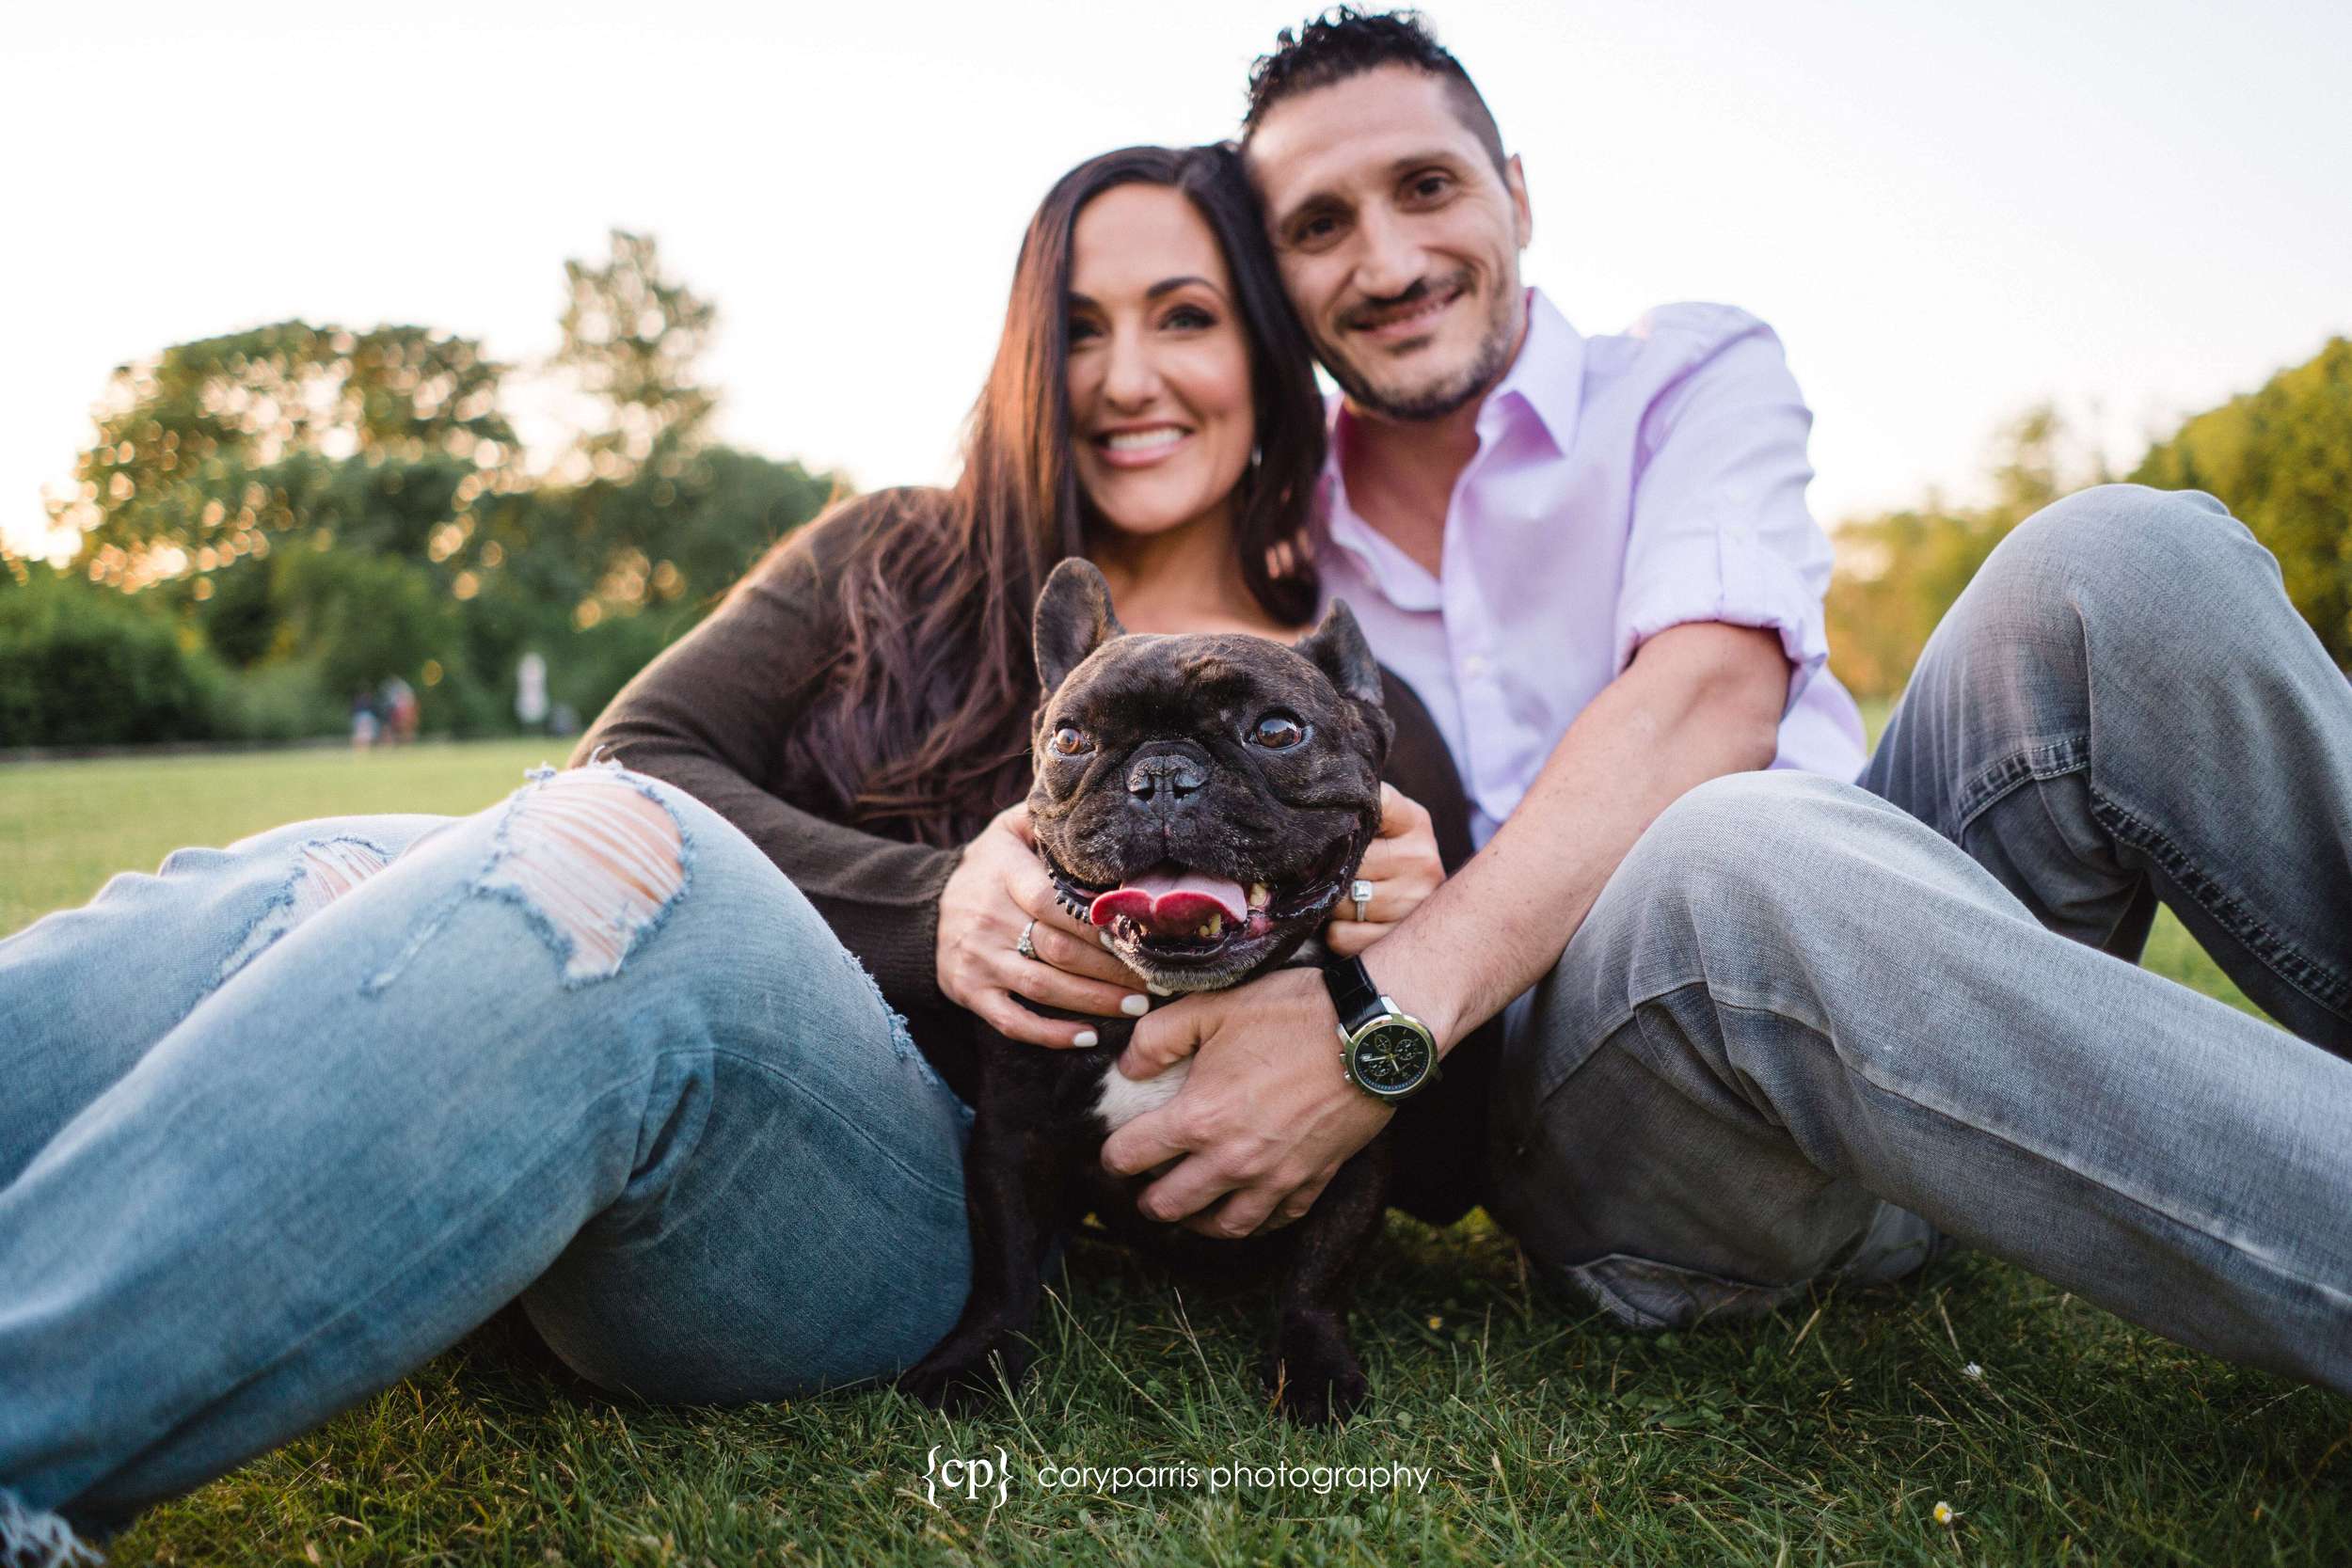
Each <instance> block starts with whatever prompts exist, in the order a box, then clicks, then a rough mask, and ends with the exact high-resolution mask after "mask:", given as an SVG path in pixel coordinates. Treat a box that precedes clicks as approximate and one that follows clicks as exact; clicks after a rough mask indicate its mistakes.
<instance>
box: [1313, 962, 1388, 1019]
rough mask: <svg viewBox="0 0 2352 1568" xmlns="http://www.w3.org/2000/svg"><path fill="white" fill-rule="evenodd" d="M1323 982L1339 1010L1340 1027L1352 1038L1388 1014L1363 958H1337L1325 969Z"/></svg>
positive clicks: (1326, 965)
mask: <svg viewBox="0 0 2352 1568" xmlns="http://www.w3.org/2000/svg"><path fill="white" fill-rule="evenodd" d="M1323 983H1324V986H1325V987H1326V988H1327V990H1329V991H1330V992H1331V1006H1334V1007H1336V1008H1338V1009H1339V1014H1340V1027H1341V1028H1342V1029H1343V1030H1345V1031H1346V1032H1347V1033H1348V1034H1350V1035H1353V1034H1354V1033H1355V1032H1356V1031H1357V1030H1359V1029H1360V1028H1362V1027H1363V1026H1364V1025H1365V1024H1367V1023H1369V1022H1372V1021H1373V1020H1374V1019H1375V1018H1378V1017H1379V1016H1380V1015H1381V1014H1382V1013H1385V1012H1387V1011H1388V1008H1386V1007H1384V1006H1381V1005H1380V988H1379V987H1378V986H1375V985H1374V984H1373V983H1372V976H1371V974H1368V973H1366V971H1365V969H1364V960H1363V959H1361V958H1333V959H1332V960H1331V961H1330V962H1329V963H1327V964H1325V965H1324V966H1323Z"/></svg>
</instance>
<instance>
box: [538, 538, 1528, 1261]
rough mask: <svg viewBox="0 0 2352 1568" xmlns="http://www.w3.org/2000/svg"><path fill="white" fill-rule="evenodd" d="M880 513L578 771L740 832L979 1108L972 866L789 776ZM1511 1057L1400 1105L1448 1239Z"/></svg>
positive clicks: (1433, 764)
mask: <svg viewBox="0 0 2352 1568" xmlns="http://www.w3.org/2000/svg"><path fill="white" fill-rule="evenodd" d="M879 513H880V509H879V508H876V507H872V506H868V505H864V504H860V503H858V502H851V503H850V504H848V505H845V506H841V507H838V508H836V509H835V510H834V512H833V513H832V514H831V515H828V516H826V517H825V518H823V519H821V520H819V521H818V522H815V523H812V524H809V525H808V526H806V527H804V528H803V529H801V530H799V531H797V532H796V533H794V534H793V535H792V536H791V537H790V538H789V539H788V540H787V541H786V542H785V543H784V544H783V545H781V546H778V547H777V548H776V549H774V550H773V551H771V553H770V554H769V555H768V557H767V558H766V559H765V560H764V561H762V562H760V563H759V564H758V565H757V566H755V568H753V570H752V571H751V572H750V573H749V574H748V575H746V576H745V577H744V578H743V580H742V581H740V582H739V583H737V584H736V585H735V587H734V589H733V590H732V591H731V592H730V593H729V594H728V595H727V598H726V600H725V602H724V603H723V604H722V605H721V606H720V607H719V609H718V610H714V611H713V612H712V613H711V614H710V615H709V616H708V617H707V618H706V619H705V620H704V621H703V622H702V623H701V624H700V625H699V626H696V627H695V628H694V629H693V630H692V631H691V632H689V633H688V634H687V635H686V636H685V637H683V638H681V639H679V640H678V641H676V642H675V643H673V644H672V645H671V646H670V647H669V648H667V649H666V650H664V651H663V652H662V654H661V656H660V657H658V658H656V659H655V660H654V661H653V662H652V663H651V664H649V665H647V666H646V667H645V668H644V670H643V671H642V672H640V673H638V675H637V678H636V679H634V680H632V681H630V682H629V683H628V686H627V687H626V688H625V689H623V690H622V691H621V693H620V695H619V696H617V697H615V698H613V699H612V705H611V706H610V707H608V708H607V709H605V711H604V713H603V715H602V716H601V717H600V718H598V719H597V721H596V723H595V724H593V725H592V726H590V728H589V730H588V733H587V734H586V735H584V736H581V737H580V745H579V747H578V748H577V749H576V750H575V751H574V752H573V755H572V760H573V762H574V764H575V765H577V764H578V763H580V762H581V761H584V760H585V759H586V758H588V757H589V756H590V755H592V754H594V753H595V752H596V749H597V748H599V747H603V748H607V749H608V751H609V754H611V755H613V756H617V757H618V758H619V759H620V760H621V761H622V762H623V763H625V764H627V765H628V767H630V768H635V769H637V770H638V771H640V772H642V773H647V774H650V775H652V776H653V777H655V778H659V779H666V780H668V781H669V782H670V783H672V784H676V785H678V786H679V787H680V788H682V789H684V790H685V791H686V792H687V793H689V794H690V795H692V796H693V797H694V798H695V799H697V800H701V801H702V802H703V803H704V804H706V805H707V806H709V807H710V808H712V809H713V810H714V811H717V812H718V813H719V814H720V815H722V816H725V817H726V818H727V819H728V820H729V821H731V822H733V823H734V824H735V825H736V826H737V827H738V828H739V829H741V830H742V832H743V833H744V835H745V836H746V837H748V838H750V839H751V841H752V842H753V843H755V844H756V845H758V846H759V847H760V848H761V849H763V850H765V851H766V852H767V855H768V858H769V859H770V860H771V861H773V862H774V863H776V865H777V867H778V868H779V869H781V870H782V871H783V872H784V874H785V875H786V876H787V877H788V878H790V879H791V880H792V884H793V885H794V886H795V887H797V888H798V889H800V891H801V892H802V893H803V895H806V897H807V898H808V901H809V902H810V903H811V904H813V905H815V906H816V908H817V911H818V913H819V914H821V915H823V916H824V918H825V922H826V924H827V925H829V926H831V927H833V930H834V934H835V935H836V936H838V937H839V938H840V939H841V942H842V944H843V945H844V946H846V947H848V948H849V949H850V952H852V953H854V954H856V955H857V957H858V958H859V959H860V960H861V961H863V962H864V963H865V965H866V969H867V971H868V972H869V973H871V974H873V976H874V978H875V980H876V981H877V982H878V983H879V984H880V985H881V987H882V994H883V996H884V997H886V998H887V999H888V1000H889V1003H890V1005H891V1006H893V1007H896V1008H897V1009H898V1011H899V1012H901V1013H903V1014H904V1015H905V1016H906V1019H907V1023H908V1027H909V1029H910V1030H911V1031H912V1033H913V1035H914V1040H915V1043H916V1044H917V1045H918V1046H919V1047H921V1049H922V1051H923V1053H924V1055H925V1056H926V1057H927V1058H928V1059H929V1060H930V1062H931V1064H932V1065H933V1066H934V1067H936V1068H937V1069H939V1072H940V1075H941V1076H942V1077H944V1078H945V1079H946V1081H947V1083H948V1085H949V1086H951V1087H952V1088H954V1090H955V1091H956V1093H958V1094H959V1095H961V1096H962V1097H963V1098H964V1100H966V1101H972V1100H974V1099H976V1098H977V1077H978V1072H977V1052H976V1047H975V1045H974V1040H973V1029H974V1025H975V1021H974V1020H973V1018H972V1017H971V1015H969V1014H967V1013H965V1012H964V1011H963V1010H962V1009H961V1008H960V1007H957V1006H954V1005H953V1004H952V1003H950V1002H949V1001H947V999H946V997H945V996H943V995H942V994H941V993H940V990H939V975H938V970H937V962H938V934H939V895H940V891H941V889H942V888H944V887H945V886H946V881H947V878H948V876H949V875H950V874H951V873H952V872H953V871H954V870H955V868H956V864H957V863H958V861H959V860H960V859H961V854H962V851H961V849H960V848H959V849H939V848H931V847H926V846H923V845H919V844H912V843H908V842H905V841H902V840H899V839H895V838H888V837H884V836H882V835H880V834H877V833H875V832H868V831H866V830H865V829H862V828H852V827H850V826H847V825H845V824H843V823H841V822H838V821H834V820H832V819H830V818H828V817H826V816H822V815H820V814H819V812H818V811H817V810H813V809H811V808H810V806H809V805H808V804H807V803H806V802H808V801H810V800H814V799H821V796H818V794H817V793H816V792H815V791H814V790H812V789H810V788H808V787H806V782H805V781H795V780H794V779H792V778H790V777H787V774H786V769H785V768H784V767H783V758H784V755H785V746H784V742H785V738H786V737H787V736H788V735H790V734H791V733H792V730H793V727H794V726H795V725H796V724H798V723H799V722H800V721H801V720H802V717H803V715H804V714H805V713H806V712H807V710H808V708H809V705H810V704H811V702H812V701H813V700H814V699H815V697H816V696H817V695H818V693H819V692H820V691H822V690H823V689H824V683H825V682H826V681H827V680H828V679H829V678H830V677H831V675H832V674H833V673H834V667H835V665H836V663H837V661H838V659H839V657H840V656H841V652H842V649H843V646H844V641H843V636H842V630H841V626H840V616H839V605H838V599H837V596H836V594H834V591H833V586H834V582H835V581H836V580H837V578H838V575H839V571H840V567H841V562H842V561H843V559H844V558H845V557H846V556H847V554H848V553H849V550H850V547H851V546H853V545H854V544H855V543H856V541H857V539H858V538H859V537H860V535H861V534H862V532H863V531H865V530H866V529H868V528H870V527H872V526H873V524H874V523H875V521H876V520H877V517H878V515H879ZM1383 677H1384V684H1385V688H1386V697H1387V703H1388V710H1389V717H1390V718H1391V721H1394V723H1395V726H1396V739H1395V744H1394V745H1393V746H1392V747H1391V751H1390V754H1389V766H1388V768H1387V771H1386V775H1385V776H1386V777H1387V779H1388V781H1389V782H1390V783H1391V784H1394V785H1395V786H1396V787H1397V789H1398V790H1400V791H1401V792H1403V793H1404V794H1405V795H1406V796H1408V797H1410V798H1411V799H1413V800H1418V801H1420V802H1421V804H1422V805H1423V806H1424V807H1426V808H1427V809H1428V811H1429V814H1430V816H1431V819H1432V821H1433V823H1434V825H1435V827H1436V831H1437V836H1438V853H1439V855H1440V857H1441V858H1442V859H1443V860H1444V862H1445V865H1446V869H1447V870H1448V871H1452V870H1454V868H1455V867H1457V866H1459V865H1460V864H1461V863H1462V862H1463V861H1465V860H1467V859H1468V858H1469V856H1470V811H1469V806H1468V804H1467V802H1466V801H1465V800H1464V798H1463V795H1462V787H1461V784H1460V781H1459V779H1458V777H1457V776H1456V774H1455V772H1454V763H1453V759H1452V757H1451V756H1450V755H1449V754H1448V752H1447V751H1446V749H1445V742H1444V740H1443V739H1442V738H1441V737H1440V736H1438V731H1437V726H1436V724H1435V723H1434V721H1431V719H1430V717H1429V713H1428V710H1427V709H1426V708H1424V707H1423V706H1422V704H1421V700H1420V699H1419V698H1418V697H1416V696H1414V695H1413V692H1412V689H1410V688H1409V687H1407V686H1406V685H1405V684H1404V683H1403V682H1402V681H1400V680H1398V679H1397V678H1396V677H1395V676H1394V675H1392V674H1389V673H1387V672H1385V671H1384V672H1383ZM796 802H800V803H796ZM1003 804H1006V805H1009V804H1011V801H1010V800H1007V801H1005V802H1003ZM1406 1006H1409V1003H1408V1004H1406ZM1482 1033H1485V1034H1486V1035H1488V1036H1489V1037H1486V1038H1481V1037H1477V1036H1473V1037H1471V1038H1469V1039H1465V1040H1464V1041H1463V1042H1462V1043H1461V1044H1460V1045H1459V1046H1457V1047H1456V1048H1455V1049H1454V1051H1453V1052H1451V1053H1448V1055H1447V1057H1446V1062H1445V1069H1444V1079H1443V1081H1442V1082H1440V1084H1439V1085H1438V1086H1437V1087H1436V1088H1434V1089H1432V1090H1430V1091H1428V1092H1425V1093H1423V1094H1421V1095H1418V1096H1416V1097H1415V1098H1414V1099H1413V1100H1412V1101H1408V1102H1407V1103H1406V1105H1404V1106H1403V1107H1400V1109H1399V1113H1398V1118H1397V1128H1398V1132H1399V1134H1400V1137H1401V1138H1402V1139H1403V1140H1404V1146H1403V1147H1400V1149H1399V1153H1400V1155H1401V1156H1403V1158H1401V1159H1400V1161H1399V1169H1400V1181H1399V1183H1398V1189H1397V1191H1396V1193H1395V1194H1394V1196H1392V1198H1391V1201H1393V1202H1395V1203H1396V1204H1397V1205H1398V1206H1399V1207H1401V1208H1404V1209H1406V1211H1408V1212H1413V1213H1417V1214H1420V1215H1422V1217H1423V1218H1426V1219H1430V1220H1433V1221H1435V1222H1436V1223H1441V1224H1442V1223H1445V1222H1447V1221H1450V1220H1452V1219H1454V1218H1455V1217H1458V1215H1459V1214H1460V1213H1461V1212H1463V1211H1465V1210H1467V1209H1468V1208H1469V1207H1470V1204H1472V1203H1474V1202H1476V1201H1477V1198H1476V1196H1475V1194H1474V1187H1475V1184H1476V1172H1477V1169H1478V1166H1479V1164H1480V1157H1481V1155H1482V1154H1483V1148H1482V1147H1481V1141H1482V1140H1483V1132H1484V1125H1485V1099H1486V1096H1485V1086H1486V1081H1487V1079H1488V1076H1489V1074H1490V1072H1491V1069H1492V1067H1493V1059H1494V1056H1495V1047H1496V1046H1497V1045H1498V1044H1499V1043H1500V1042H1499V1041H1498V1040H1496V1039H1494V1038H1492V1037H1490V1036H1491V1033H1492V1032H1491V1031H1485V1032H1482ZM1334 1052H1335V1053H1336V1046H1335V1047H1334ZM1335 1066H1336V1063H1335ZM1424 1144H1434V1145H1436V1146H1437V1147H1435V1148H1430V1149H1429V1150H1428V1153H1429V1154H1430V1155H1431V1156H1434V1158H1421V1157H1417V1156H1416V1155H1415V1153H1414V1152H1413V1146H1420V1145H1424ZM1433 1167H1442V1168H1433Z"/></svg>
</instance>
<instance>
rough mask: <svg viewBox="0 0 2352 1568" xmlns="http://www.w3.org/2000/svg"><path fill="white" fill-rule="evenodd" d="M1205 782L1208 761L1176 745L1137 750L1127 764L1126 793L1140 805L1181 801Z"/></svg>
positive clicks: (1207, 773) (1207, 774)
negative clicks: (1147, 750) (1161, 748)
mask: <svg viewBox="0 0 2352 1568" xmlns="http://www.w3.org/2000/svg"><path fill="white" fill-rule="evenodd" d="M1208 782H1209V765H1208V763H1207V762H1206V761H1205V760H1203V759H1202V758H1200V757H1199V756H1196V755H1194V754H1193V753H1192V752H1189V751H1185V750H1180V749H1177V748H1175V747H1168V748H1166V749H1163V750H1158V751H1150V752H1139V753H1138V754H1137V755H1136V757H1135V759H1134V760H1133V761H1131V762H1129V763H1128V765H1127V792H1128V793H1129V794H1130V795H1133V796H1134V797H1135V798H1136V801H1137V802H1138V803H1141V804H1146V805H1163V804H1169V805H1172V804H1179V803H1182V802H1183V801H1184V800H1185V798H1186V797H1188V796H1190V795H1191V794H1192V793H1193V792H1194V791H1195V790H1197V789H1199V788H1200V786H1201V785H1202V784H1207V783H1208Z"/></svg>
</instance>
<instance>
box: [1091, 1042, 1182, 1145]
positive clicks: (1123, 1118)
mask: <svg viewBox="0 0 2352 1568" xmlns="http://www.w3.org/2000/svg"><path fill="white" fill-rule="evenodd" d="M1191 1071H1192V1058H1190V1057H1189V1056H1187V1057H1186V1058H1184V1060H1183V1061H1181V1062H1178V1063H1177V1064H1176V1065H1175V1066H1174V1067H1172V1068H1169V1069H1168V1070H1167V1071H1166V1072H1163V1073H1161V1074H1160V1075H1159V1076H1158V1077H1156V1078H1145V1079H1142V1080H1140V1081H1138V1080H1136V1079H1133V1078H1130V1077H1128V1076H1127V1075H1126V1074H1125V1073H1123V1072H1121V1071H1120V1070H1119V1068H1118V1066H1117V1065H1116V1064H1113V1066H1112V1067H1111V1069H1110V1070H1109V1071H1107V1072H1105V1073H1104V1074H1103V1092H1102V1094H1101V1095H1100V1096H1098V1097H1097V1098H1096V1100H1095V1101H1094V1114H1095V1115H1096V1116H1098V1117H1102V1118H1103V1125H1104V1128H1105V1129H1107V1130H1108V1131H1109V1132H1117V1131H1119V1129H1120V1128H1122V1127H1124V1126H1126V1125H1127V1124H1128V1123H1129V1122H1131V1121H1133V1120H1135V1119H1136V1117H1139V1116H1142V1115H1143V1114H1144V1113H1145V1112H1147V1111H1156V1110H1158V1109H1159V1108H1160V1107H1161V1106H1163V1105H1165V1104H1167V1103H1168V1101H1171V1100H1173V1099H1175V1098H1176V1091H1177V1090H1178V1089H1181V1088H1183V1087H1184V1079H1185V1077H1186V1076H1187V1075H1189V1074H1190V1073H1191Z"/></svg>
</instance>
